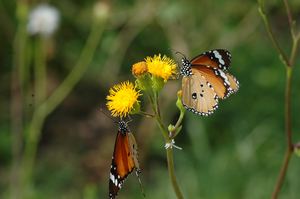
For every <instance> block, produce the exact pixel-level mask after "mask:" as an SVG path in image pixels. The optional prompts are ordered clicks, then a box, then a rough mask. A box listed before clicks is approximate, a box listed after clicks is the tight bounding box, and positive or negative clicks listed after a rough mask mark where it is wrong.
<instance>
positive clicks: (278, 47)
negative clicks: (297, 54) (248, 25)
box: [258, 0, 290, 66]
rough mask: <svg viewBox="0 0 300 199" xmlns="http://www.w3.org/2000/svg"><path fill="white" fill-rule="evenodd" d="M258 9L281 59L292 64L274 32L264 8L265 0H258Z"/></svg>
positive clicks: (287, 63)
mask: <svg viewBox="0 0 300 199" xmlns="http://www.w3.org/2000/svg"><path fill="white" fill-rule="evenodd" d="M258 11H259V14H260V15H261V17H262V19H263V22H264V24H265V27H266V30H267V33H268V35H269V37H270V39H271V41H272V43H273V45H274V47H275V49H276V50H277V52H278V54H279V57H280V59H281V61H282V62H283V63H284V65H286V66H289V65H290V63H289V60H288V58H287V56H286V54H285V53H284V51H283V50H282V48H281V47H280V45H279V43H278V41H277V39H276V37H275V35H274V33H273V30H272V27H271V25H270V23H269V21H268V17H267V15H266V13H265V10H264V5H263V0H258Z"/></svg>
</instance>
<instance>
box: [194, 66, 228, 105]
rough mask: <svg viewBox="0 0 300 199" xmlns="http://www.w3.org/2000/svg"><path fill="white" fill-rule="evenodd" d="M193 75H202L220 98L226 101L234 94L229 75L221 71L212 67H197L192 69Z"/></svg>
mask: <svg viewBox="0 0 300 199" xmlns="http://www.w3.org/2000/svg"><path fill="white" fill-rule="evenodd" d="M192 71H193V73H195V72H199V73H201V74H202V75H203V76H204V77H205V79H206V80H207V81H208V82H209V83H210V84H211V85H212V87H213V88H214V91H215V92H216V94H217V95H218V97H219V98H221V99H224V98H226V97H228V96H229V95H230V94H231V93H232V90H233V89H232V88H231V84H230V81H229V78H228V77H227V74H229V73H225V72H223V71H222V70H221V69H218V68H213V67H211V66H205V65H197V66H194V67H193V68H192Z"/></svg>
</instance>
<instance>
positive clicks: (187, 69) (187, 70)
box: [180, 57, 192, 76]
mask: <svg viewBox="0 0 300 199" xmlns="http://www.w3.org/2000/svg"><path fill="white" fill-rule="evenodd" d="M181 63H182V65H181V67H180V75H182V76H191V75H192V67H191V62H190V61H189V60H188V59H187V58H186V57H183V58H182V59H181Z"/></svg>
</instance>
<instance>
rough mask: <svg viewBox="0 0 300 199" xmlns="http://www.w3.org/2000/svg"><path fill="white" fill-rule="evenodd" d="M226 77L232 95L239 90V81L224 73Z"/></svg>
mask: <svg viewBox="0 0 300 199" xmlns="http://www.w3.org/2000/svg"><path fill="white" fill-rule="evenodd" d="M226 76H227V78H228V80H229V82H230V88H231V90H232V92H233V93H235V92H237V91H238V90H239V86H240V85H239V81H238V80H237V79H236V78H235V77H234V76H233V75H232V74H229V73H226Z"/></svg>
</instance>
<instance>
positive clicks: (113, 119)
mask: <svg viewBox="0 0 300 199" xmlns="http://www.w3.org/2000/svg"><path fill="white" fill-rule="evenodd" d="M99 111H100V112H101V113H103V114H104V115H105V116H106V117H108V118H109V119H111V120H112V121H114V123H118V121H117V120H116V119H115V118H113V117H112V116H110V115H108V114H107V113H105V111H104V110H103V109H102V108H100V109H99Z"/></svg>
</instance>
